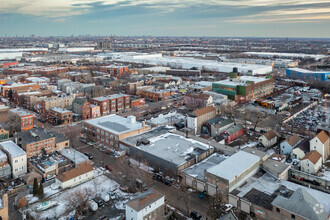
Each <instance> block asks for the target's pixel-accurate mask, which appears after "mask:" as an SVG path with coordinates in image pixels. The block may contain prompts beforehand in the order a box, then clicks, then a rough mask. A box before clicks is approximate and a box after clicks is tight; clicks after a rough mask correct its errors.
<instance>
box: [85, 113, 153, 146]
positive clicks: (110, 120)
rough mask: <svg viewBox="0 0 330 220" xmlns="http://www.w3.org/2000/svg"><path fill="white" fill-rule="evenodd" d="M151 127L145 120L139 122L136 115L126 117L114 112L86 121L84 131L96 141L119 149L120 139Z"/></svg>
mask: <svg viewBox="0 0 330 220" xmlns="http://www.w3.org/2000/svg"><path fill="white" fill-rule="evenodd" d="M150 128H151V127H150V126H148V125H146V124H145V122H142V123H140V122H137V121H136V118H135V116H132V115H131V116H128V117H127V118H124V117H121V116H119V115H115V114H112V115H108V116H103V117H100V118H95V119H91V120H88V121H85V122H84V125H83V132H85V133H86V136H87V138H89V139H90V140H92V141H94V142H98V143H101V144H103V145H105V146H108V147H112V148H116V149H118V147H119V140H121V139H123V138H126V137H129V136H132V135H137V134H139V133H141V132H144V131H147V130H149V129H150Z"/></svg>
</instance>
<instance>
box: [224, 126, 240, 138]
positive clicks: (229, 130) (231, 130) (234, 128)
mask: <svg viewBox="0 0 330 220" xmlns="http://www.w3.org/2000/svg"><path fill="white" fill-rule="evenodd" d="M241 129H243V126H242V125H241V124H236V125H233V126H230V128H227V129H226V130H225V131H226V132H227V133H228V134H229V135H232V134H234V133H236V132H238V131H239V130H241Z"/></svg>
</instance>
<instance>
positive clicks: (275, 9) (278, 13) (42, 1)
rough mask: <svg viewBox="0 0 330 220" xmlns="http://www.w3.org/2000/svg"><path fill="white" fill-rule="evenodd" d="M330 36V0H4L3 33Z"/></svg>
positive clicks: (0, 5)
mask: <svg viewBox="0 0 330 220" xmlns="http://www.w3.org/2000/svg"><path fill="white" fill-rule="evenodd" d="M31 34H35V35H38V36H70V35H85V34H90V35H101V36H105V35H107V36H109V35H117V36H121V35H124V36H143V35H144V36H145V35H152V36H198V37H199V36H209V37H302V38H304V37H313V38H330V0H168V1H164V0H0V36H5V35H6V36H16V35H19V36H22V35H25V36H28V35H31Z"/></svg>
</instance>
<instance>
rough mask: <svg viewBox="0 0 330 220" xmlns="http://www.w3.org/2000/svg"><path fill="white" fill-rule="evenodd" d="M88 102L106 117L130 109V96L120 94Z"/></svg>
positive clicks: (92, 99)
mask: <svg viewBox="0 0 330 220" xmlns="http://www.w3.org/2000/svg"><path fill="white" fill-rule="evenodd" d="M89 101H90V103H91V104H93V105H97V106H100V110H101V115H108V114H111V113H116V112H121V111H124V110H127V109H130V96H129V95H125V94H121V93H119V94H114V95H109V96H102V97H97V98H91V99H90V100H89Z"/></svg>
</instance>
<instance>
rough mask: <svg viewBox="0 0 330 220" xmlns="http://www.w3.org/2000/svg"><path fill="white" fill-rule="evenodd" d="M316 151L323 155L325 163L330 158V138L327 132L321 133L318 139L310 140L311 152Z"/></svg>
mask: <svg viewBox="0 0 330 220" xmlns="http://www.w3.org/2000/svg"><path fill="white" fill-rule="evenodd" d="M312 150H316V151H317V152H319V153H320V154H321V155H322V162H323V163H324V162H325V161H326V160H327V158H328V157H329V156H330V138H329V135H328V134H327V133H326V132H325V131H320V132H319V133H318V134H317V135H316V137H314V138H312V139H311V140H310V151H312Z"/></svg>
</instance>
